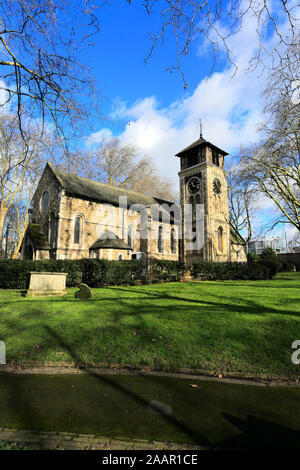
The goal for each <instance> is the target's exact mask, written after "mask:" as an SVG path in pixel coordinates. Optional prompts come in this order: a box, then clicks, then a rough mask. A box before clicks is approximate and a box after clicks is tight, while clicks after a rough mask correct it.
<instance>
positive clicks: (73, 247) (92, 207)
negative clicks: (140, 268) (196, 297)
mask: <svg viewBox="0 0 300 470" xmlns="http://www.w3.org/2000/svg"><path fill="white" fill-rule="evenodd" d="M76 217H80V237H79V243H74V227H75V219H76ZM140 219H141V218H140V215H139V213H138V212H137V211H133V210H128V209H124V208H119V207H115V206H113V205H110V204H104V203H100V202H94V201H88V200H85V199H82V198H79V197H72V196H71V195H68V194H63V193H62V196H61V205H60V218H59V234H58V244H57V258H58V259H64V258H66V257H67V258H68V259H80V258H88V257H89V248H90V247H91V246H92V245H93V243H94V242H96V241H97V240H98V239H99V238H100V237H101V235H103V233H104V232H107V231H111V232H113V233H115V234H116V235H117V236H118V237H119V238H120V239H123V240H124V241H125V242H126V243H128V241H129V240H128V230H129V227H131V246H132V248H133V250H132V252H129V253H127V251H126V250H117V249H116V250H101V253H100V256H101V257H102V259H118V258H119V254H120V253H122V252H123V255H124V256H123V259H130V258H131V253H137V252H147V253H148V254H149V255H150V256H151V257H154V258H159V259H173V260H178V257H179V254H178V246H177V243H176V252H175V253H171V247H170V237H171V225H170V224H167V223H163V222H156V221H153V220H151V217H150V210H149V217H148V239H141V220H140ZM159 225H162V226H163V233H164V238H165V241H164V251H163V253H159V252H158V248H157V234H158V227H159ZM172 227H173V226H172ZM175 230H176V240H178V230H177V229H176V228H175Z"/></svg>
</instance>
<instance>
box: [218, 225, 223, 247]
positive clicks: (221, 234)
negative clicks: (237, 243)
mask: <svg viewBox="0 0 300 470" xmlns="http://www.w3.org/2000/svg"><path fill="white" fill-rule="evenodd" d="M218 250H219V251H223V229H222V227H219V228H218Z"/></svg>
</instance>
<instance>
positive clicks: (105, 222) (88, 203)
mask: <svg viewBox="0 0 300 470" xmlns="http://www.w3.org/2000/svg"><path fill="white" fill-rule="evenodd" d="M226 155H228V154H227V153H226V152H225V151H224V150H221V149H219V148H218V147H216V146H215V145H213V144H211V143H210V142H207V141H206V140H204V139H203V138H202V136H201V137H200V139H198V140H196V141H195V142H194V143H192V144H191V145H190V146H188V147H186V148H185V149H184V150H182V151H181V152H179V153H178V154H177V155H176V156H177V157H178V158H179V159H180V166H181V167H180V172H179V179H180V204H179V205H178V204H177V205H176V204H175V203H173V202H170V201H163V200H161V199H158V198H155V197H149V196H146V195H144V194H139V193H135V192H133V191H127V190H125V189H122V188H118V187H114V186H110V185H106V184H103V183H99V182H96V181H91V180H87V179H84V178H80V177H77V176H71V175H69V174H66V173H62V172H59V171H57V170H55V169H54V168H53V166H52V165H51V164H50V163H47V165H46V167H45V169H44V172H43V174H42V177H41V179H40V181H39V183H38V185H37V188H36V191H35V193H34V195H33V198H32V201H31V215H30V223H29V225H28V229H27V231H26V233H25V236H24V239H23V242H22V246H21V249H20V251H21V258H23V259H35V260H40V259H49V258H52V259H80V258H98V259H108V260H128V259H134V258H136V259H141V258H145V257H153V258H159V259H166V260H183V261H185V262H186V264H190V263H192V262H193V261H197V260H201V259H203V260H207V261H245V260H246V243H245V241H244V240H243V238H242V237H241V235H240V234H239V233H237V232H236V231H235V230H234V229H233V227H232V226H231V225H230V224H229V213H228V194H227V183H226V172H225V170H224V157H225V156H226ZM198 208H200V210H198ZM195 241H198V242H197V243H195Z"/></svg>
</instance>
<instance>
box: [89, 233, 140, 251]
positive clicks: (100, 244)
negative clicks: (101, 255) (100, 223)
mask: <svg viewBox="0 0 300 470" xmlns="http://www.w3.org/2000/svg"><path fill="white" fill-rule="evenodd" d="M100 248H114V249H117V250H132V248H131V246H129V245H128V244H127V243H126V242H124V240H121V238H119V237H118V236H117V235H116V234H115V233H113V232H110V231H106V232H104V233H103V234H102V235H101V237H100V238H99V240H97V241H96V242H95V243H93V244H92V246H90V248H89V249H90V250H98V249H100Z"/></svg>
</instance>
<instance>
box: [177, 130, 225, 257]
mask: <svg viewBox="0 0 300 470" xmlns="http://www.w3.org/2000/svg"><path fill="white" fill-rule="evenodd" d="M226 155H228V153H227V152H225V151H224V150H221V149H220V148H218V147H216V146H215V145H213V144H211V143H210V142H208V141H206V140H205V139H203V137H202V129H201V131H200V138H199V139H198V140H196V141H195V142H193V143H192V144H191V145H189V146H188V147H186V148H185V149H183V150H182V151H181V152H179V153H177V154H176V156H177V157H179V158H180V172H179V173H178V175H179V179H180V203H181V207H182V208H184V210H182V239H181V247H180V248H181V249H180V251H181V258H182V260H183V261H185V263H186V264H187V265H190V264H191V263H193V262H197V261H200V260H205V261H229V260H230V225H229V213H228V194H227V176H226V172H225V170H224V157H225V156H226ZM195 240H198V243H194V242H195Z"/></svg>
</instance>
